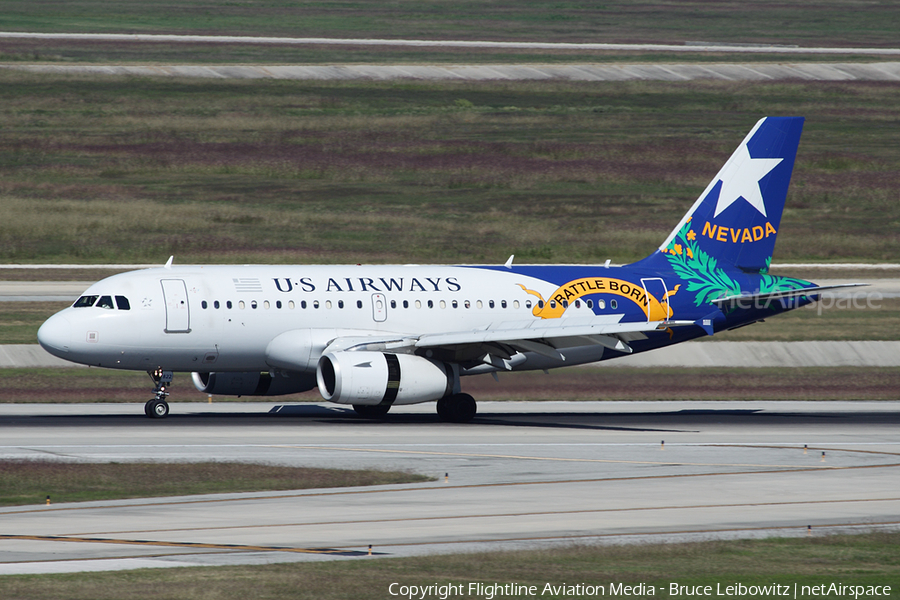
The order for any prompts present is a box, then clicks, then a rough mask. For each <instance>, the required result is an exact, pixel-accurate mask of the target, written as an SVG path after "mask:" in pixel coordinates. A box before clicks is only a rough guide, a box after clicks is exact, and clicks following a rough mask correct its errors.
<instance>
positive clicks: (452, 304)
mask: <svg viewBox="0 0 900 600" xmlns="http://www.w3.org/2000/svg"><path fill="white" fill-rule="evenodd" d="M450 306H452V307H453V308H459V302H457V301H456V300H454V301H453V302H451V303H450Z"/></svg>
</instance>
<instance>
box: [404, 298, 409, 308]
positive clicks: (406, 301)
mask: <svg viewBox="0 0 900 600" xmlns="http://www.w3.org/2000/svg"><path fill="white" fill-rule="evenodd" d="M403 308H409V300H404V301H403Z"/></svg>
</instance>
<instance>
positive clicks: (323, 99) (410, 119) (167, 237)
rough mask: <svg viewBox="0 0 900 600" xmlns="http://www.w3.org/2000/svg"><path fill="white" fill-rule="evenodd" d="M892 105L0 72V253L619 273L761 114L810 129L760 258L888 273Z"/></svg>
mask: <svg viewBox="0 0 900 600" xmlns="http://www.w3.org/2000/svg"><path fill="white" fill-rule="evenodd" d="M896 92H897V85H896V84H888V83H798V82H779V83H770V84H761V83H722V82H707V81H698V82H692V83H685V84H671V83H648V82H627V83H626V82H606V83H562V82H510V83H497V82H491V83H472V82H465V83H460V82H444V83H420V82H389V83H377V82H364V81H354V82H314V81H258V80H257V81H219V80H214V81H210V80H202V79H195V80H171V79H136V78H120V77H105V76H94V77H88V76H85V77H67V76H49V75H41V76H38V75H31V74H22V73H12V72H6V73H0V122H2V124H3V126H2V128H0V261H5V262H22V261H24V262H79V263H86V264H90V263H102V262H162V261H164V260H165V258H167V257H168V256H169V255H170V254H175V256H176V261H177V262H180V263H185V262H192V261H209V262H276V263H280V262H287V263H307V262H311V263H322V262H325V263H329V262H350V263H353V262H423V263H427V262H463V263H465V262H469V263H471V262H503V261H504V260H505V259H506V257H507V256H509V254H511V253H515V254H516V256H517V261H519V262H580V263H586V262H590V263H599V262H602V261H604V260H606V259H607V258H610V259H612V260H613V261H615V262H627V261H630V260H633V259H636V258H639V257H642V256H644V255H646V254H648V253H649V252H650V251H652V250H653V249H654V248H655V247H656V246H657V245H658V244H659V242H660V241H661V240H662V239H663V238H664V237H665V235H667V234H668V232H669V231H670V230H671V228H672V226H673V224H674V223H676V222H677V221H678V219H679V218H680V217H681V215H682V214H683V213H684V211H685V210H686V209H687V208H688V207H689V206H690V204H691V203H692V202H693V201H694V199H695V198H696V196H697V195H698V194H699V193H700V191H702V189H703V187H704V186H705V185H706V182H707V181H708V179H709V178H710V177H711V176H712V175H713V174H714V173H715V172H716V170H717V169H718V168H719V167H720V166H721V163H722V161H723V160H724V158H725V157H727V156H728V154H729V153H730V152H731V151H732V150H733V148H734V146H735V144H736V143H737V141H739V140H740V139H741V138H742V136H743V135H744V134H745V133H746V131H747V130H748V128H749V127H750V126H751V125H752V124H753V123H754V122H755V121H756V120H757V119H758V118H759V117H760V116H763V115H766V114H804V115H806V116H807V117H808V121H807V126H806V131H805V133H804V138H803V141H802V143H801V146H800V154H799V156H798V161H797V167H796V170H795V175H794V180H793V184H792V188H791V192H790V197H789V199H788V208H787V210H786V212H785V216H784V219H783V221H782V224H781V231H780V234H781V235H780V236H779V244H778V247H777V249H776V262H777V261H786V260H817V261H821V260H826V261H827V260H839V261H848V260H863V261H872V260H893V259H894V258H896V257H895V251H896V248H897V246H898V243H900V239H898V236H900V234H898V231H900V228H898V227H897V225H898V223H900V204H898V203H897V202H896V201H895V198H894V190H896V189H897V187H900V156H898V154H897V153H896V148H897V146H898V145H900V129H898V128H896V127H892V126H890V125H891V124H892V123H893V122H894V120H895V115H896V114H897V112H898V110H900V94H897V93H896ZM460 100H463V101H464V102H459V101H460Z"/></svg>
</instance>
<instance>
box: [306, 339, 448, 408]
mask: <svg viewBox="0 0 900 600" xmlns="http://www.w3.org/2000/svg"><path fill="white" fill-rule="evenodd" d="M455 378H456V376H455V374H454V371H453V368H452V367H450V366H449V365H447V364H445V363H442V362H439V361H435V360H429V359H427V358H422V357H421V356H414V355H411V354H389V353H382V352H329V353H328V354H325V355H323V356H322V358H320V359H319V366H318V368H317V369H316V379H317V380H318V383H319V392H320V393H321V394H322V397H323V398H325V399H326V400H329V401H331V402H337V403H338V404H353V405H361V406H372V405H376V404H382V403H384V404H386V405H392V404H397V405H399V404H415V403H417V402H427V401H429V400H437V399H438V398H443V397H444V396H446V395H448V394H452V393H453V391H454V381H455Z"/></svg>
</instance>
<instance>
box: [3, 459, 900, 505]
mask: <svg viewBox="0 0 900 600" xmlns="http://www.w3.org/2000/svg"><path fill="white" fill-rule="evenodd" d="M660 464H663V465H666V464H676V463H660ZM896 467H900V463H891V464H884V465H853V466H844V467H828V468H827V469H825V470H827V471H832V472H835V471H850V470H856V469H882V468H896ZM822 471H823V468H822V467H818V466H813V467H805V468H786V469H773V470H767V471H722V472H713V473H671V474H667V475H639V476H635V477H599V478H589V479H560V480H554V481H504V482H497V483H473V484H469V485H453V486H450V485H431V486H419V487H397V488H391V489H387V490H385V489H379V490H368V489H366V490H337V491H332V490H329V491H324V492H302V491H301V492H296V493H283V494H275V495H271V496H255V497H246V496H244V497H238V498H205V497H201V498H198V499H192V500H173V501H169V502H161V501H156V502H140V503H137V502H136V503H133V504H120V505H109V504H105V505H102V506H52V507H50V508H45V507H41V508H29V509H24V510H0V516H2V515H19V514H29V513H44V512H57V511H76V510H85V511H86V510H108V509H111V508H126V509H127V508H136V507H140V508H147V507H152V506H176V505H185V504H218V503H226V502H246V501H248V500H283V499H286V498H312V497H318V496H343V495H346V496H351V495H361V494H392V493H408V492H420V491H421V492H432V491H438V490H455V489H459V490H462V489H476V488H493V487H518V486H528V485H560V484H573V483H604V482H611V481H642V480H653V479H679V478H690V477H722V476H729V475H772V474H779V473H804V472H820V473H821V472H822ZM246 493H258V492H246Z"/></svg>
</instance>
